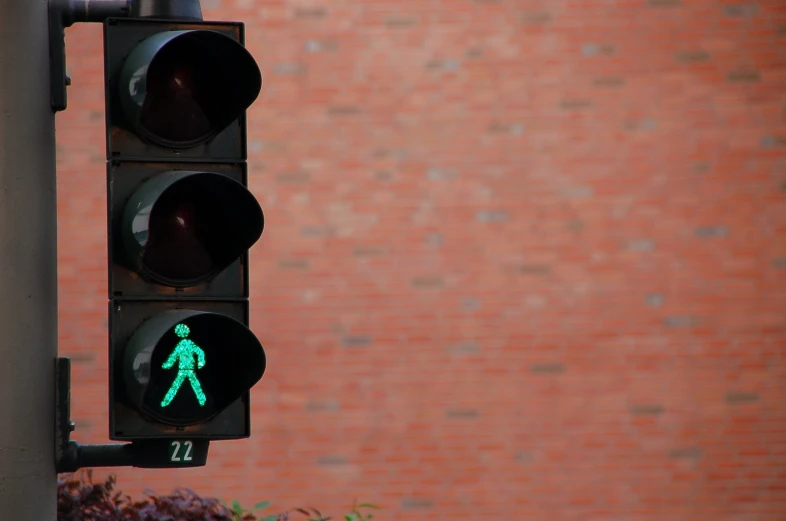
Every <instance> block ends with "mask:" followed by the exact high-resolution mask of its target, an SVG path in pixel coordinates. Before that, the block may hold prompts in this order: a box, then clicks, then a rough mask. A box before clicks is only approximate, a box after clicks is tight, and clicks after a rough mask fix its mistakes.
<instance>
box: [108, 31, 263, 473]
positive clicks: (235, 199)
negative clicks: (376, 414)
mask: <svg viewBox="0 0 786 521" xmlns="http://www.w3.org/2000/svg"><path fill="white" fill-rule="evenodd" d="M243 29H244V28H243V24H241V23H235V22H202V21H171V20H156V19H146V18H143V19H129V18H122V19H120V18H118V19H109V20H107V21H106V22H105V23H104V59H105V78H106V81H105V91H106V131H107V132H106V135H107V139H106V152H107V180H108V198H107V199H108V216H109V222H108V247H109V252H108V260H109V317H110V318H109V389H110V392H109V400H110V403H109V407H110V411H109V412H110V414H109V416H110V438H111V439H113V440H132V441H133V440H155V439H175V438H193V439H197V440H200V439H201V440H205V439H207V440H210V439H236V438H244V437H248V436H249V435H250V422H249V389H250V388H251V387H252V386H253V385H254V384H255V383H256V382H257V381H259V379H260V378H261V377H262V374H263V373H264V370H265V364H266V358H265V352H264V349H263V347H262V345H261V343H260V342H259V340H258V339H257V337H256V336H255V335H254V333H253V332H251V330H250V329H249V306H248V249H249V248H250V247H251V246H252V245H253V244H254V243H256V242H257V240H258V239H259V238H260V236H261V234H262V229H263V227H264V216H263V213H262V209H261V208H260V205H259V203H258V202H257V200H256V199H255V198H254V196H253V195H252V194H251V192H250V191H249V190H248V188H247V165H246V157H247V156H246V121H245V110H246V109H247V108H248V107H249V106H250V105H251V104H252V103H253V102H254V100H255V99H256V98H257V96H258V95H259V92H260V89H261V85H262V78H261V75H260V71H259V68H258V66H257V64H256V62H255V61H254V59H253V57H252V56H251V55H250V54H249V53H248V51H247V50H246V49H245V47H244V35H243ZM173 446H175V445H173ZM176 450H177V449H175V451H176ZM172 457H173V458H175V456H172ZM172 461H177V460H175V459H173V460H172Z"/></svg>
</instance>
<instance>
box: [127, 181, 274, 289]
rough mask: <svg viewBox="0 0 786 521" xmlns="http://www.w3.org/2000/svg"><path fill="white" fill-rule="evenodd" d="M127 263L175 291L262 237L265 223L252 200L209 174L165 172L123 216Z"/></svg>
mask: <svg viewBox="0 0 786 521" xmlns="http://www.w3.org/2000/svg"><path fill="white" fill-rule="evenodd" d="M123 222H124V230H123V231H124V241H125V246H126V248H125V249H126V251H127V252H128V254H129V255H130V257H131V258H130V259H129V261H130V262H131V263H132V265H133V267H134V269H137V270H139V271H140V272H141V273H143V274H144V275H146V276H147V277H148V278H149V279H151V280H153V281H155V282H158V283H160V284H164V285H168V286H174V287H188V286H193V285H195V284H198V283H200V282H204V281H205V280H208V279H210V278H212V277H213V276H215V275H216V274H217V273H219V272H221V271H222V270H224V269H225V268H226V267H227V266H229V265H230V264H231V263H232V262H234V261H235V260H236V259H238V258H239V257H240V256H241V255H242V254H243V252H244V251H246V250H248V248H250V247H251V246H252V245H253V244H254V243H255V242H256V241H257V240H258V239H259V237H260V236H261V234H262V229H263V227H264V217H263V214H262V209H261V208H260V206H259V203H258V202H257V200H256V199H255V198H254V196H253V194H251V192H249V191H248V189H246V188H245V187H244V186H243V185H242V184H240V183H238V182H237V181H235V180H233V179H231V178H229V177H227V176H224V175H221V174H216V173H209V172H182V171H181V172H177V171H174V172H166V173H163V174H159V175H158V176H155V177H153V178H151V179H150V180H148V181H147V182H146V183H144V184H143V185H142V186H141V187H140V188H139V189H138V190H137V191H136V192H135V193H134V195H132V196H131V198H130V199H129V202H128V203H127V204H126V208H125V215H124V219H123Z"/></svg>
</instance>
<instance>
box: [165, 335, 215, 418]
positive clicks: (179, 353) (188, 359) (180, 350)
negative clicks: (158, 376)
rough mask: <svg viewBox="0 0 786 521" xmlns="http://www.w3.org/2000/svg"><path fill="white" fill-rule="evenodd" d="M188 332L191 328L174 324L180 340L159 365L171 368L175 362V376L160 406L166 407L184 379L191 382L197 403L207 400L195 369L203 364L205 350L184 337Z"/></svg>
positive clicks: (200, 403)
mask: <svg viewBox="0 0 786 521" xmlns="http://www.w3.org/2000/svg"><path fill="white" fill-rule="evenodd" d="M190 332H191V330H190V329H189V328H188V326H187V325H185V324H182V323H181V324H177V325H176V326H175V334H176V335H177V336H178V337H179V338H180V341H179V342H178V343H177V345H176V346H175V349H174V351H172V354H171V355H169V358H167V359H166V362H164V364H163V365H162V366H161V367H162V368H163V369H171V368H172V367H173V366H174V365H175V363H177V377H176V378H175V381H174V382H172V386H171V387H170V388H169V390H168V391H167V393H166V396H164V399H163V400H162V401H161V407H166V406H167V405H169V404H170V403H172V400H174V399H175V395H177V392H178V391H179V390H180V387H181V386H182V385H183V382H185V381H186V380H188V382H189V383H190V384H191V388H192V389H193V390H194V394H195V395H196V398H197V401H198V402H199V405H200V406H202V407H204V405H205V402H207V397H206V396H205V392H204V391H203V390H202V385H201V384H200V383H199V379H198V378H197V376H196V369H202V368H203V367H204V366H205V352H204V351H203V350H202V348H201V347H199V346H198V345H196V344H195V343H194V342H193V341H191V340H189V339H188V338H186V337H188V334H189V333H190ZM194 357H196V369H195V368H194V362H195V361H194Z"/></svg>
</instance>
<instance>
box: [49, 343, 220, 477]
mask: <svg viewBox="0 0 786 521" xmlns="http://www.w3.org/2000/svg"><path fill="white" fill-rule="evenodd" d="M73 431H74V422H72V421H71V360H69V359H68V358H65V357H59V358H56V359H55V467H56V469H57V472H58V474H59V473H61V472H76V471H77V470H79V469H81V468H87V467H137V468H145V469H158V468H183V467H202V466H204V465H205V464H206V463H207V453H208V449H209V448H210V440H201V439H194V440H177V439H168V438H167V439H149V440H134V441H133V442H131V443H110V444H107V445H82V444H80V443H78V442H76V441H73V440H71V433H72V432H73ZM181 447H184V448H187V452H186V453H185V454H184V453H183V452H182V451H180V453H178V451H179V450H180V448H181Z"/></svg>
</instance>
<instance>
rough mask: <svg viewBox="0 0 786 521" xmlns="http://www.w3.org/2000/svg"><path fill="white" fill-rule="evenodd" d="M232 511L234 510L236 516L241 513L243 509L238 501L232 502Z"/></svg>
mask: <svg viewBox="0 0 786 521" xmlns="http://www.w3.org/2000/svg"><path fill="white" fill-rule="evenodd" d="M232 510H234V511H235V512H237V513H238V514H239V513H240V512H242V511H243V507H242V506H240V501H238V500H237V499H233V500H232Z"/></svg>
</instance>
